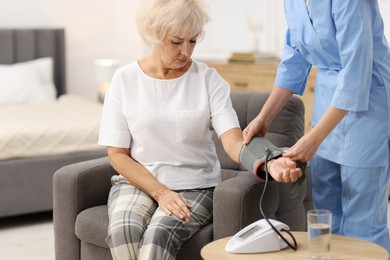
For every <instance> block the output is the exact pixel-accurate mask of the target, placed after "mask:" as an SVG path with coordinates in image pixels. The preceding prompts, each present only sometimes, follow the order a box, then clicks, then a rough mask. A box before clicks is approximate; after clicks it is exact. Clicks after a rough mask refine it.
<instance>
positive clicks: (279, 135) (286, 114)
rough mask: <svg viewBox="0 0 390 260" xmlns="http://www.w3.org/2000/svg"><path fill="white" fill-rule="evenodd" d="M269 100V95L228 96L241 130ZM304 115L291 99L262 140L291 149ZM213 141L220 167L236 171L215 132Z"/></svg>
mask: <svg viewBox="0 0 390 260" xmlns="http://www.w3.org/2000/svg"><path fill="white" fill-rule="evenodd" d="M268 96H269V93H268V92H232V93H231V99H232V103H233V107H234V109H235V110H236V113H237V116H238V119H239V122H240V126H241V129H244V128H245V127H246V126H247V125H248V124H249V123H250V122H251V121H252V120H253V119H254V118H255V117H256V116H257V115H258V113H259V112H260V110H261V108H262V107H263V105H264V103H265V101H266V100H267V99H268ZM304 112H305V107H304V104H303V102H302V100H301V99H300V98H299V97H297V96H292V97H291V98H290V100H289V101H288V103H287V104H286V105H285V106H284V108H283V109H282V110H281V111H280V112H279V114H278V115H277V116H276V118H275V119H274V121H273V122H272V124H271V125H270V127H269V129H268V132H267V134H266V136H265V137H266V138H267V139H268V140H270V141H271V142H272V143H273V144H274V145H276V146H278V147H290V146H292V145H293V144H294V143H295V142H296V141H298V139H299V138H300V137H302V136H303V134H304ZM213 138H214V142H215V145H216V148H217V154H218V158H219V161H220V163H221V167H222V168H224V169H233V170H239V169H240V165H239V164H237V163H235V162H233V161H232V160H231V159H230V158H229V157H228V156H227V155H226V153H225V152H224V150H223V147H222V144H221V142H220V140H219V139H218V138H217V136H216V134H215V132H214V133H213Z"/></svg>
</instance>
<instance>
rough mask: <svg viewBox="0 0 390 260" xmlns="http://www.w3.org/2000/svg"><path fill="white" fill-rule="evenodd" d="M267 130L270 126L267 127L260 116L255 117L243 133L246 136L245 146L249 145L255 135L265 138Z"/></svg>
mask: <svg viewBox="0 0 390 260" xmlns="http://www.w3.org/2000/svg"><path fill="white" fill-rule="evenodd" d="M267 130H268V125H266V124H265V123H264V122H263V120H262V119H261V118H260V117H259V116H257V117H255V119H253V120H252V121H251V122H250V123H249V125H247V127H246V128H245V129H244V131H242V133H243V135H244V141H243V144H249V143H250V141H251V140H252V138H253V137H254V136H255V135H260V136H264V135H265V133H266V132H267Z"/></svg>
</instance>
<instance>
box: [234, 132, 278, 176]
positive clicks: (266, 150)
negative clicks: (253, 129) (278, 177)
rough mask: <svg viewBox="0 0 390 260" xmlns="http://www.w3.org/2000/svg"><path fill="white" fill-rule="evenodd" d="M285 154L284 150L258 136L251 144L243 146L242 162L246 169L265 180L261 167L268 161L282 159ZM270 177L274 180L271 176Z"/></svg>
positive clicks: (241, 152)
mask: <svg viewBox="0 0 390 260" xmlns="http://www.w3.org/2000/svg"><path fill="white" fill-rule="evenodd" d="M283 152H284V149H281V148H278V147H276V146H275V145H273V144H272V143H271V142H270V141H268V140H267V139H265V138H264V137H261V136H256V137H254V138H253V139H252V141H251V142H250V143H249V144H247V145H243V146H242V148H241V151H240V162H241V164H242V165H243V166H244V168H245V169H247V170H248V171H249V172H252V173H253V174H254V175H256V176H257V177H259V178H261V179H263V180H264V179H265V171H263V170H262V169H261V165H262V164H263V163H264V162H265V160H266V159H268V161H269V160H271V159H276V158H278V157H280V156H281V155H282V154H283ZM267 156H268V158H267ZM268 177H269V178H271V179H273V178H272V176H271V175H269V176H268Z"/></svg>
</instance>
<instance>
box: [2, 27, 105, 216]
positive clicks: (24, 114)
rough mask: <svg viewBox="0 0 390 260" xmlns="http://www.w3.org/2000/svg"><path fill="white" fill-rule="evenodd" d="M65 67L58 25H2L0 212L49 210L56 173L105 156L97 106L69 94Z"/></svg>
mask: <svg viewBox="0 0 390 260" xmlns="http://www.w3.org/2000/svg"><path fill="white" fill-rule="evenodd" d="M65 72H66V69H65V31H64V29H61V28H59V29H57V28H50V29H45V28H43V29H0V217H10V216H16V215H22V214H30V213H38V212H45V211H51V210H52V209H53V188H52V186H53V185H52V180H53V174H54V172H55V171H56V170H57V169H59V168H61V167H62V166H65V165H68V164H71V163H76V162H79V161H85V160H89V159H94V158H99V157H103V156H105V155H106V151H105V149H104V147H99V146H98V145H97V135H98V128H99V122H100V113H101V107H102V104H101V103H99V102H98V101H96V102H93V101H89V100H87V99H84V98H81V97H77V96H73V95H69V94H67V93H66V80H65V79H66V78H65V76H66V74H65ZM37 75H39V76H37ZM48 75H49V76H48ZM15 77H16V80H15ZM11 79H12V80H13V81H12V80H11ZM34 134H35V135H34ZM36 134H38V135H36ZM75 134H76V135H75Z"/></svg>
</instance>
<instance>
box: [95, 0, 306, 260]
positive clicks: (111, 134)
mask: <svg viewBox="0 0 390 260" xmlns="http://www.w3.org/2000/svg"><path fill="white" fill-rule="evenodd" d="M207 21H208V16H207V14H206V12H205V10H204V7H203V6H202V4H201V2H200V1H197V0H184V1H183V0H153V1H151V2H150V3H149V4H148V5H146V6H145V7H144V9H143V10H142V11H141V12H140V13H139V17H138V30H139V33H140V35H141V36H142V38H143V39H144V41H145V43H146V44H148V45H149V46H150V47H151V49H152V52H151V54H150V55H149V56H147V57H144V58H142V59H140V60H138V61H136V62H133V63H131V64H129V65H126V66H124V67H122V68H120V69H118V70H117V71H116V73H115V75H114V77H113V80H112V84H111V87H110V89H109V91H108V93H107V96H106V98H105V102H104V109H103V116H102V123H101V124H102V125H101V130H100V137H99V143H100V144H101V145H105V146H107V147H108V155H109V159H110V163H111V165H112V166H113V167H114V168H115V170H116V171H117V172H118V173H119V174H120V175H118V176H114V177H113V178H112V184H113V186H112V189H111V191H110V196H109V201H108V205H109V219H110V223H109V231H108V238H107V243H108V245H109V246H110V248H111V253H112V256H113V258H114V259H136V258H138V259H174V258H175V256H176V254H177V252H178V251H179V249H180V246H181V245H182V244H183V243H184V242H185V241H186V240H188V239H189V238H190V237H191V236H192V235H193V234H194V233H195V232H197V231H198V230H199V229H200V228H202V227H203V226H205V225H207V224H209V223H210V222H211V221H212V211H213V203H212V200H213V190H214V187H215V186H216V185H217V184H218V183H219V182H220V164H219V162H218V158H217V154H216V149H215V147H214V143H213V141H212V138H211V132H210V130H209V125H210V124H212V125H213V127H214V129H215V131H216V132H217V134H218V136H219V138H220V139H221V141H222V143H223V146H224V149H225V150H226V153H227V154H228V155H229V156H230V157H231V158H232V159H233V160H234V161H236V162H239V154H240V150H241V147H242V142H243V135H242V132H241V130H240V128H239V123H238V120H237V115H236V113H235V111H234V110H233V108H232V105H231V100H230V91H229V85H228V84H227V83H226V81H224V80H223V79H222V78H221V77H220V76H219V75H218V73H217V72H216V71H215V70H213V69H210V68H208V67H207V66H206V65H205V64H203V63H200V62H197V61H194V60H192V59H191V55H192V52H193V50H194V48H195V46H196V44H197V41H198V40H199V39H200V38H201V37H202V34H203V26H204V24H205V23H206V22H207ZM269 171H270V174H271V176H272V177H273V178H274V179H275V180H277V181H284V182H288V181H296V180H297V179H298V178H299V177H300V176H301V175H302V172H301V170H300V169H299V168H297V167H296V164H295V162H293V161H291V160H289V159H287V160H285V159H284V158H280V159H275V160H272V163H270V164H269Z"/></svg>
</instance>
